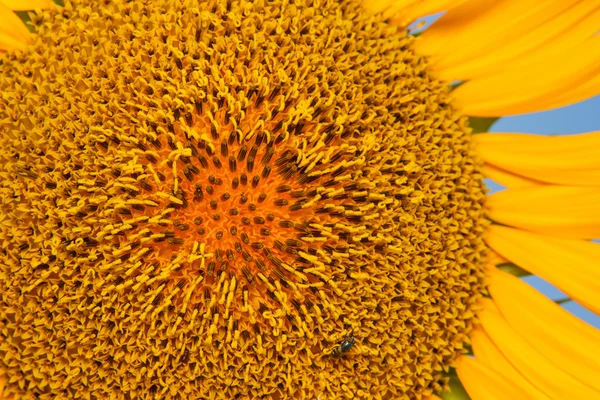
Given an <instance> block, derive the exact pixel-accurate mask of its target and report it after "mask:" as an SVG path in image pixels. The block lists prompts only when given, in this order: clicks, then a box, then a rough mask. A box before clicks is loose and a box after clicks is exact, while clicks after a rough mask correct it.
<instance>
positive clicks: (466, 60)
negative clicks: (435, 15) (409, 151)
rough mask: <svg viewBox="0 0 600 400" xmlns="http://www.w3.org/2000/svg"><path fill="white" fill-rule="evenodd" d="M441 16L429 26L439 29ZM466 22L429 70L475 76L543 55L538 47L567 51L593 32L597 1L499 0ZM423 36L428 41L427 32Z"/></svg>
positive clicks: (598, 17) (452, 76) (451, 76)
mask: <svg viewBox="0 0 600 400" xmlns="http://www.w3.org/2000/svg"><path fill="white" fill-rule="evenodd" d="M444 19H445V18H444V17H442V19H441V20H440V21H439V22H438V23H437V24H435V25H434V26H432V27H431V30H433V31H435V30H436V29H439V26H441V25H443V24H444V23H445V21H444ZM469 22H470V23H468V24H467V25H466V26H465V27H464V28H463V29H464V30H465V32H464V33H463V36H459V37H454V38H453V41H452V43H451V44H450V45H447V46H445V47H444V48H442V49H439V50H438V51H437V52H436V53H435V54H434V55H433V68H435V69H436V70H437V71H438V72H439V74H440V77H442V79H446V80H449V81H453V80H458V79H460V80H465V79H473V78H479V77H483V76H486V75H489V74H492V73H497V72H498V71H503V70H506V69H516V68H517V67H521V66H523V65H526V64H530V63H532V62H534V61H536V60H538V58H539V57H540V56H542V55H543V54H544V53H545V51H539V50H540V49H543V50H550V51H551V52H553V53H554V54H557V53H560V52H562V51H564V50H567V49H568V48H570V47H572V46H573V45H574V44H576V43H580V42H582V41H583V40H585V39H587V38H589V37H591V36H592V35H593V34H594V33H596V31H597V30H598V26H599V22H600V4H598V3H597V2H596V1H580V0H564V1H544V2H540V1H534V0H531V1H527V0H526V1H519V2H516V1H512V2H511V1H500V2H496V3H495V4H493V5H492V6H490V7H489V8H488V9H487V12H486V13H479V14H477V15H474V16H473V17H472V20H471V21H469ZM461 33H462V32H459V35H460V34H461ZM473 38H475V40H473ZM477 38H478V39H477ZM466 39H469V40H466ZM422 40H423V41H425V42H426V41H428V40H431V38H430V37H429V32H425V33H424V34H423V39H422ZM433 40H435V37H434V38H433Z"/></svg>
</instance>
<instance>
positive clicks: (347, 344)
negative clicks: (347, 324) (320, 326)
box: [331, 331, 356, 358]
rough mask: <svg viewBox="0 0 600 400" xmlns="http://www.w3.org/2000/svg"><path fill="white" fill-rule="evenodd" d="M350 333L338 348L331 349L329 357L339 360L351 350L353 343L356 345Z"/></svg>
mask: <svg viewBox="0 0 600 400" xmlns="http://www.w3.org/2000/svg"><path fill="white" fill-rule="evenodd" d="M352 332H353V331H351V332H350V335H349V336H348V337H347V338H346V339H344V340H343V341H342V343H340V344H339V346H337V347H336V348H335V349H333V351H332V352H331V356H332V357H333V358H341V357H343V356H344V355H345V354H346V353H348V352H349V351H350V350H351V349H352V347H353V346H354V343H356V339H354V336H352Z"/></svg>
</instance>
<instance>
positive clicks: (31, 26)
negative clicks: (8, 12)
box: [15, 11, 35, 33]
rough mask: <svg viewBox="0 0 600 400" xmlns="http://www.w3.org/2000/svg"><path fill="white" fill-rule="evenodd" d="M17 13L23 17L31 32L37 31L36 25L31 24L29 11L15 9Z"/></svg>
mask: <svg viewBox="0 0 600 400" xmlns="http://www.w3.org/2000/svg"><path fill="white" fill-rule="evenodd" d="M15 14H17V16H18V17H19V18H21V21H23V23H24V24H25V26H26V27H27V29H29V32H31V33H33V31H35V27H34V26H33V25H31V24H30V22H31V18H29V11H15Z"/></svg>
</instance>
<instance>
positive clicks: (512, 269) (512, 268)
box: [498, 263, 532, 278]
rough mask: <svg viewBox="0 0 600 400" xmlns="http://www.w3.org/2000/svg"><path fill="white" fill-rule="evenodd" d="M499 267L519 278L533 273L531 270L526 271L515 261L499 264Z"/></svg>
mask: <svg viewBox="0 0 600 400" xmlns="http://www.w3.org/2000/svg"><path fill="white" fill-rule="evenodd" d="M498 269H499V270H501V271H504V272H508V273H509V274H511V275H514V276H516V277H517V278H521V277H523V276H529V275H532V273H531V272H529V271H525V270H524V269H523V268H521V267H519V266H518V265H516V264H513V263H505V264H500V265H498Z"/></svg>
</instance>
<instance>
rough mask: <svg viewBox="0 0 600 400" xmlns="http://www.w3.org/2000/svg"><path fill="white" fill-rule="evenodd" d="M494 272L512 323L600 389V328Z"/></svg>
mask: <svg viewBox="0 0 600 400" xmlns="http://www.w3.org/2000/svg"><path fill="white" fill-rule="evenodd" d="M490 275H491V276H490V278H489V283H490V286H489V290H490V293H491V295H492V297H493V299H494V303H495V304H496V306H497V307H498V309H499V310H500V312H501V314H502V316H503V317H504V318H505V319H506V321H507V322H508V324H509V325H511V326H512V327H513V328H514V329H515V330H517V331H518V332H519V335H520V336H521V337H522V338H523V339H524V340H525V341H527V342H528V344H529V345H530V346H531V347H533V348H535V349H536V350H537V351H538V352H539V353H540V354H543V355H544V357H545V358H546V359H548V360H549V361H550V362H551V363H552V364H553V365H556V366H557V367H558V368H560V369H562V370H563V371H565V372H567V373H569V374H571V375H573V376H574V377H576V379H577V380H578V381H579V382H581V383H583V384H585V385H587V386H588V387H590V388H594V389H595V390H596V391H600V379H598V377H600V332H599V331H597V330H594V329H593V328H592V327H591V326H589V325H587V324H586V323H585V322H583V321H581V320H579V319H578V318H577V317H575V316H573V315H572V314H570V313H569V312H567V311H565V310H564V309H562V308H561V307H560V306H558V305H557V304H555V303H554V302H553V301H551V300H549V299H547V298H546V297H544V296H543V295H542V294H541V293H539V292H538V291H537V290H535V289H533V288H532V287H530V286H529V285H527V284H526V283H524V282H523V281H521V280H520V279H518V278H516V277H514V276H512V275H510V274H507V273H505V272H502V271H499V270H497V269H495V270H494V271H492V272H491V274H490ZM590 279H591V278H590ZM559 321H560V322H559Z"/></svg>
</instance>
